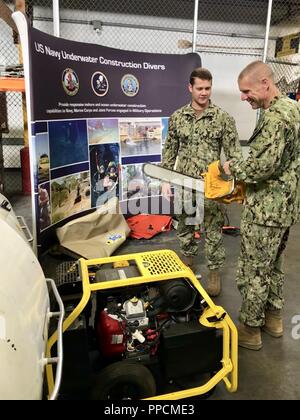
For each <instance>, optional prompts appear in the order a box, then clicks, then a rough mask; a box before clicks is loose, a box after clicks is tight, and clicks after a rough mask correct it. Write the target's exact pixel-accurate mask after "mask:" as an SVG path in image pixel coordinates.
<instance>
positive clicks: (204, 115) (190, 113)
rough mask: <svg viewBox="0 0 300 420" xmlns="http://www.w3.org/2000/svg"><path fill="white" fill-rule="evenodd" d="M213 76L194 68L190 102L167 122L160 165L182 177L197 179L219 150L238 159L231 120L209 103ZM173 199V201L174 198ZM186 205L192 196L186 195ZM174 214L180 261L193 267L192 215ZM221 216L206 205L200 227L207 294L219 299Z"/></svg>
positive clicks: (218, 207) (164, 189) (167, 193)
mask: <svg viewBox="0 0 300 420" xmlns="http://www.w3.org/2000/svg"><path fill="white" fill-rule="evenodd" d="M211 88H212V75H211V73H210V72H209V71H208V70H206V69H204V68H201V67H199V68H196V69H195V70H194V71H193V72H192V73H191V76H190V84H189V91H190V93H191V99H192V100H191V103H190V104H188V105H186V106H184V107H183V108H180V109H178V110H177V111H175V112H174V114H173V115H172V116H171V118H170V121H169V130H168V136H167V139H166V143H165V147H164V153H163V160H162V166H163V167H166V168H168V169H174V170H176V171H178V172H181V173H183V174H186V175H190V176H193V177H196V178H200V177H201V174H202V173H203V172H206V171H207V167H208V165H209V164H210V163H212V162H213V161H216V160H219V159H220V154H221V149H222V147H223V149H224V152H225V155H226V157H227V158H228V159H232V158H234V157H235V158H240V157H241V148H240V144H239V140H238V134H237V131H236V127H235V122H234V120H233V118H232V117H231V116H230V115H229V114H227V112H225V111H223V110H222V109H221V108H219V107H218V106H216V105H214V104H212V103H211V101H210V96H211ZM162 195H163V196H164V197H166V198H167V199H169V198H170V196H171V189H170V185H169V184H166V183H163V184H162ZM175 199H176V196H175ZM185 200H190V201H191V200H192V197H191V196H190V197H189V196H188V194H187V195H185ZM182 207H183V211H182V213H181V214H180V215H178V222H179V223H178V228H177V237H178V239H179V242H180V248H181V252H182V254H183V256H184V257H187V258H183V259H184V261H185V262H186V263H187V264H188V265H192V262H193V259H192V257H194V256H196V255H197V253H198V245H197V243H196V241H195V237H194V233H195V232H194V225H189V224H188V219H189V217H190V215H188V214H187V212H185V211H184V207H185V205H183V206H182ZM223 224H224V212H223V211H222V205H221V204H219V203H217V202H213V201H207V200H205V204H204V228H205V234H206V238H205V255H206V259H207V265H208V269H209V277H208V286H207V292H208V294H209V295H210V296H217V295H218V294H219V293H220V290H221V280H220V274H219V268H220V267H222V265H223V263H224V260H225V249H224V246H223V240H222V227H223Z"/></svg>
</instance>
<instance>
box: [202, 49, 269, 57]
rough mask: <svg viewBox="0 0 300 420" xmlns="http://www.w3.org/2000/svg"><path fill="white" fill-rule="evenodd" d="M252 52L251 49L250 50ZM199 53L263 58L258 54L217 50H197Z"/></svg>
mask: <svg viewBox="0 0 300 420" xmlns="http://www.w3.org/2000/svg"><path fill="white" fill-rule="evenodd" d="M249 49H250V50H251V48H249ZM197 52H198V53H208V54H217V53H218V54H226V55H243V56H244V55H253V56H255V57H261V54H259V53H258V52H246V51H243V52H240V51H230V50H222V49H221V50H217V49H213V50H209V49H207V50H203V49H197Z"/></svg>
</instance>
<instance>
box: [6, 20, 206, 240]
mask: <svg viewBox="0 0 300 420" xmlns="http://www.w3.org/2000/svg"><path fill="white" fill-rule="evenodd" d="M13 16H14V19H15V21H16V23H17V25H18V29H19V32H20V35H21V42H22V49H23V55H24V70H25V77H26V81H25V82H26V93H27V101H28V102H27V105H28V106H27V107H28V108H30V110H29V112H28V118H29V121H30V133H29V134H30V156H31V170H32V191H33V193H34V199H33V207H34V213H35V215H36V217H35V221H36V226H35V230H36V236H37V243H38V245H40V246H41V245H43V244H44V243H45V241H46V238H47V237H48V236H49V232H51V231H53V230H54V229H55V228H57V227H59V226H61V225H62V224H64V223H66V222H67V221H69V220H71V219H72V218H74V217H78V216H81V215H83V214H85V213H86V212H88V211H91V210H92V209H95V208H98V207H100V206H101V205H103V204H105V203H106V202H107V200H108V199H109V198H111V197H113V196H114V197H115V196H117V197H118V198H119V200H120V202H121V204H122V202H123V204H124V203H126V202H128V200H137V199H141V198H143V197H148V196H149V195H152V196H159V194H160V187H159V182H158V181H154V180H151V179H147V177H145V175H144V174H143V173H142V164H143V163H144V162H154V163H155V162H157V163H159V162H160V161H161V155H162V148H163V144H164V141H165V138H166V135H167V129H168V118H169V116H170V115H171V114H172V113H173V112H174V111H175V110H176V109H177V108H180V107H181V106H183V105H185V104H186V103H188V102H189V100H190V94H189V92H188V88H187V87H188V82H189V76H190V73H191V72H192V70H193V69H194V68H195V67H199V66H200V65H201V60H200V57H199V55H198V54H196V53H193V54H186V55H175V54H150V53H140V52H132V51H122V50H118V49H114V48H108V47H104V46H100V45H94V44H87V43H80V42H74V41H69V40H65V39H61V38H57V37H54V36H51V35H48V34H46V33H43V32H41V31H38V30H37V29H34V28H31V27H28V26H27V22H26V20H25V18H24V16H23V15H21V16H20V15H19V14H18V13H14V14H13ZM28 92H30V94H28ZM123 207H124V206H123ZM124 208H125V211H126V206H125V207H124ZM132 208H135V206H133V207H132ZM137 212H138V211H137ZM131 213H134V212H132V211H131Z"/></svg>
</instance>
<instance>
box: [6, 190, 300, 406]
mask: <svg viewBox="0 0 300 420" xmlns="http://www.w3.org/2000/svg"><path fill="white" fill-rule="evenodd" d="M10 201H11V203H12V205H13V207H14V210H15V213H16V214H18V215H23V216H24V217H25V220H27V221H28V223H29V225H30V223H31V202H30V198H29V197H28V196H27V197H26V196H15V197H12V198H10ZM228 216H229V220H230V224H231V225H236V226H238V225H239V220H240V207H239V206H236V205H231V206H229V207H228ZM224 242H225V246H226V250H227V259H226V265H225V267H224V269H223V270H222V278H223V290H222V293H221V295H220V296H219V297H218V298H215V299H214V302H215V303H216V304H217V305H221V306H223V307H224V309H225V310H226V311H227V312H228V313H229V315H230V316H231V318H232V319H233V321H234V322H235V323H237V315H238V308H239V305H240V295H239V293H238V291H237V288H236V285H235V273H236V265H237V258H238V253H239V243H240V239H239V237H231V236H228V235H224ZM299 248H300V225H299V224H298V225H296V226H294V227H293V228H292V230H291V235H290V239H289V243H288V247H287V250H286V259H285V271H286V284H285V299H286V306H285V310H284V327H285V333H284V336H283V337H282V338H279V339H276V338H272V337H270V336H268V335H266V334H263V348H262V350H260V351H258V352H255V351H250V350H246V349H241V348H239V387H238V391H237V392H236V393H234V394H229V393H228V392H227V391H226V388H225V385H223V384H222V383H220V384H218V386H217V387H216V390H215V392H214V394H213V395H212V396H211V397H210V398H209V399H211V400H285V399H288V400H300V380H299V378H300V287H299V273H300V258H299V255H300V254H299ZM156 249H173V250H175V251H178V243H177V240H176V236H175V232H174V231H171V232H169V233H163V234H160V235H158V236H156V237H155V238H153V239H152V240H140V241H137V240H133V239H128V240H127V241H126V242H125V243H124V244H123V245H122V246H121V247H120V248H119V249H118V252H117V253H118V254H128V253H132V252H141V251H149V250H156ZM199 250H200V252H199V260H198V265H197V272H200V273H201V275H202V278H203V281H202V283H203V285H204V287H205V285H206V275H207V269H206V267H205V261H204V255H203V239H201V240H200V241H199ZM60 262H61V260H60V261H59V263H60ZM41 264H42V266H43V269H44V272H45V275H46V276H52V277H53V276H54V275H55V267H56V265H57V260H56V259H55V258H53V257H50V256H46V257H44V258H42V260H41ZM297 315H298V326H297V325H296V323H295V322H294V323H293V317H295V316H297ZM294 321H296V320H294ZM293 328H294V333H296V336H297V335H298V336H299V337H298V339H295V338H293V336H292V329H293Z"/></svg>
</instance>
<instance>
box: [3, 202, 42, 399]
mask: <svg viewBox="0 0 300 420" xmlns="http://www.w3.org/2000/svg"><path fill="white" fill-rule="evenodd" d="M3 199H5V197H4V196H2V195H1V197H0V203H1V202H2V201H3ZM0 238H1V242H0V366H1V375H0V399H1V400H8V399H9V400H12V399H13V400H25V399H26V400H28V399H40V398H41V397H42V384H43V370H44V369H43V366H42V358H43V357H44V351H45V345H46V340H47V338H48V337H47V329H48V320H47V314H48V311H49V297H48V289H47V284H46V280H45V276H44V274H43V271H42V269H41V266H40V264H39V262H38V260H37V258H36V257H35V255H34V253H33V251H32V249H31V247H30V245H29V244H28V242H27V241H26V239H24V235H23V233H22V231H21V229H20V228H19V227H18V221H17V219H16V216H15V215H14V213H13V211H11V212H7V211H6V210H4V209H0Z"/></svg>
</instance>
